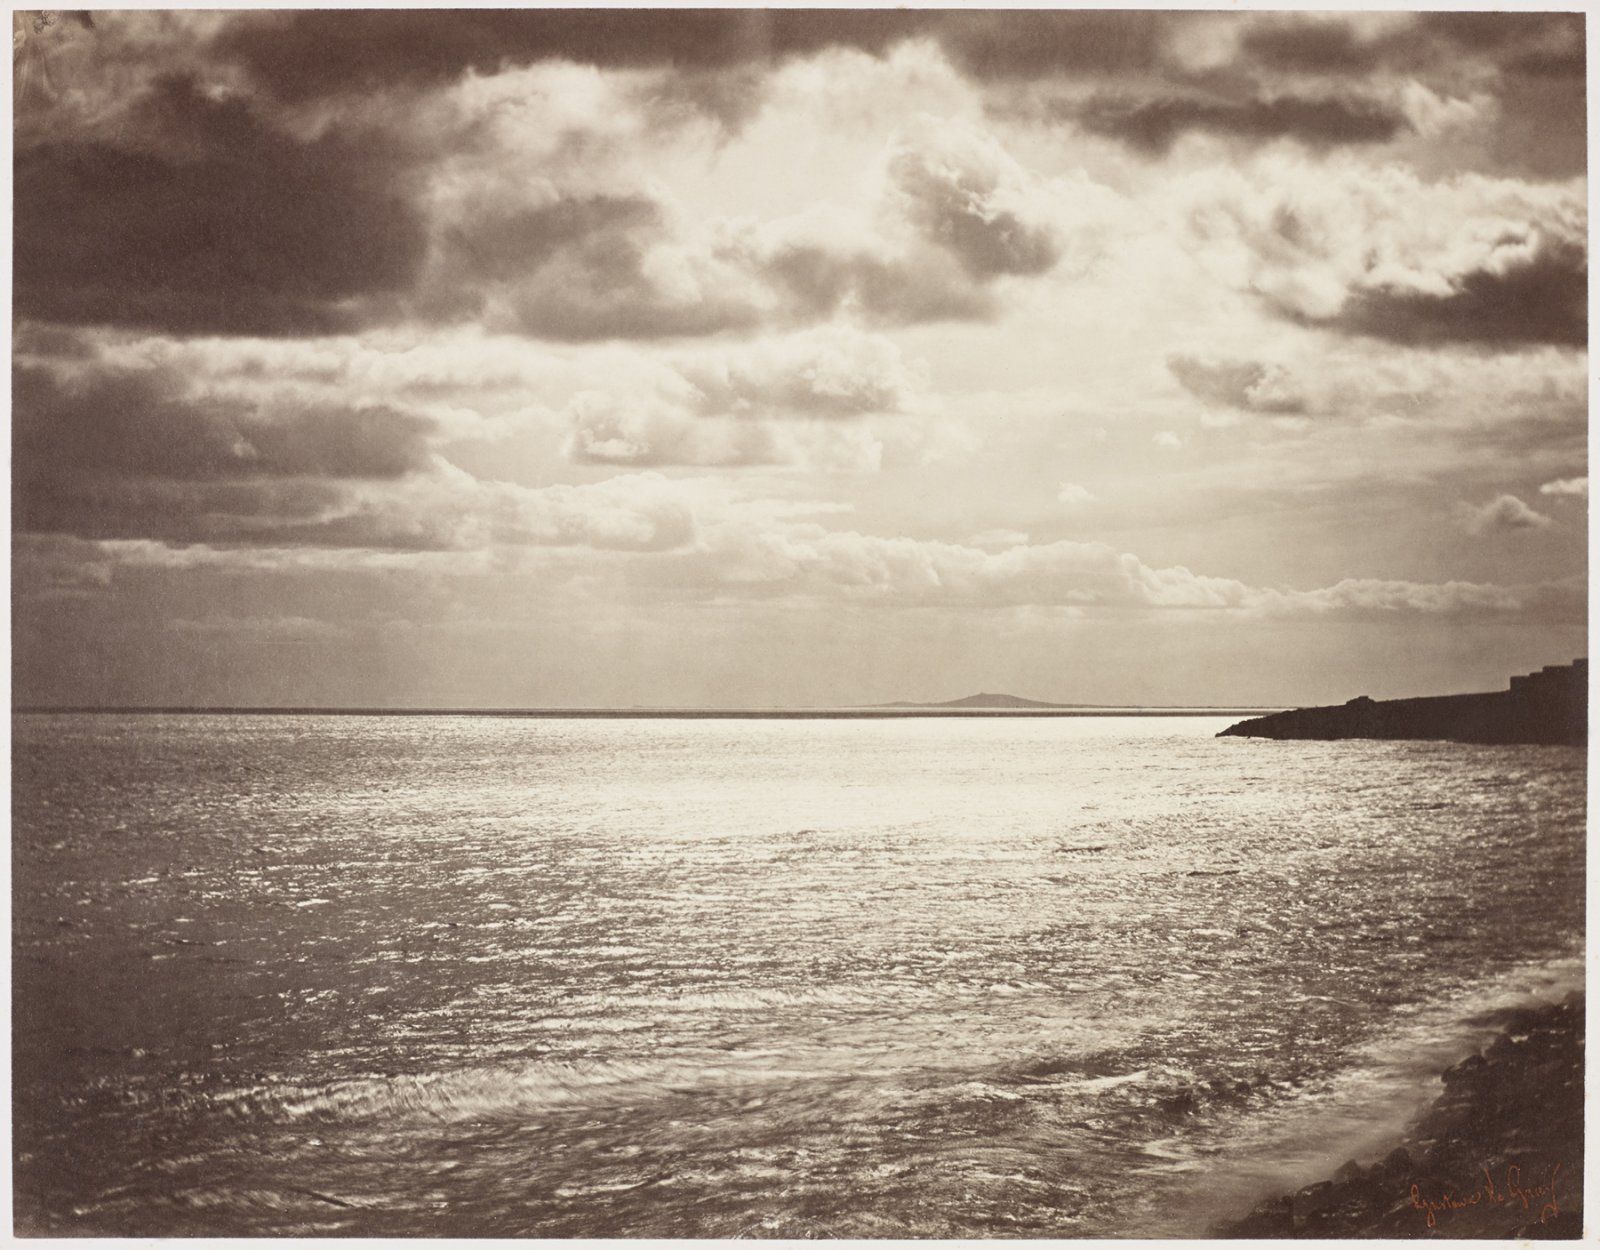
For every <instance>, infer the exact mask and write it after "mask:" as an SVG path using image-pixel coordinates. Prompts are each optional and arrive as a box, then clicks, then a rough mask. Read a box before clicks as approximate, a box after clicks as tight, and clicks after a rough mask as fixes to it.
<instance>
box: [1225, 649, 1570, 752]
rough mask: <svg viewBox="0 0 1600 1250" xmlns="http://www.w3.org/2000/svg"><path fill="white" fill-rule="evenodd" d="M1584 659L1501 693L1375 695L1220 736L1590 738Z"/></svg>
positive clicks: (1514, 682)
mask: <svg viewBox="0 0 1600 1250" xmlns="http://www.w3.org/2000/svg"><path fill="white" fill-rule="evenodd" d="M1588 686H1589V661H1588V660H1587V659H1583V660H1574V661H1573V662H1572V663H1571V664H1565V665H1554V664H1553V665H1549V666H1547V667H1545V668H1542V669H1540V670H1539V671H1538V672H1537V673H1529V674H1528V675H1527V676H1526V677H1513V678H1512V679H1511V685H1510V688H1509V689H1506V690H1496V691H1491V692H1488V693H1485V694H1451V695H1440V696H1436V697H1433V698H1423V699H1386V700H1381V701H1380V700H1374V699H1369V698H1368V697H1367V696H1365V695H1361V696H1359V697H1358V698H1354V699H1351V700H1350V701H1349V702H1348V703H1345V704H1341V705H1340V706H1338V707H1303V708H1296V709H1295V710H1294V711H1292V712H1278V713H1276V714H1274V715H1272V716H1260V717H1257V718H1255V719H1254V720H1246V721H1240V722H1239V723H1238V724H1237V725H1230V726H1229V727H1228V728H1227V729H1224V730H1223V731H1222V732H1221V733H1220V734H1218V735H1217V736H1218V737H1222V738H1226V737H1237V738H1284V739H1288V738H1437V739H1444V740H1447V741H1450V742H1479V743H1489V744H1510V743H1539V744H1543V745H1548V746H1584V745H1585V744H1586V743H1587V742H1588V706H1589V701H1588Z"/></svg>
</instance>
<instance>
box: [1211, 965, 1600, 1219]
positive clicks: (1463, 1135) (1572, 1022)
mask: <svg viewBox="0 0 1600 1250" xmlns="http://www.w3.org/2000/svg"><path fill="white" fill-rule="evenodd" d="M1583 1001H1584V1000H1583V996H1582V995H1581V994H1573V995H1571V996H1570V997H1568V998H1567V999H1566V1000H1565V1001H1564V1002H1562V1003H1559V1004H1557V1005H1554V1006H1550V1007H1542V1008H1532V1009H1517V1010H1512V1011H1506V1012H1502V1013H1498V1014H1497V1020H1496V1022H1497V1023H1501V1024H1502V1025H1503V1031H1502V1033H1501V1034H1500V1036H1499V1038H1497V1039H1496V1040H1495V1042H1494V1043H1493V1044H1492V1045H1490V1046H1489V1047H1487V1048H1486V1049H1485V1050H1484V1051H1483V1052H1482V1053H1480V1054H1476V1055H1472V1056H1470V1057H1469V1058H1467V1059H1465V1060H1463V1061H1462V1062H1460V1063H1458V1064H1456V1065H1455V1066H1454V1067H1452V1068H1450V1069H1449V1070H1448V1071H1446V1072H1445V1073H1444V1093H1443V1094H1442V1095H1440V1097H1439V1099H1438V1100H1437V1101H1436V1102H1435V1103H1434V1104H1433V1106H1432V1107H1431V1108H1429V1110H1428V1111H1427V1112H1425V1113H1424V1114H1423V1116H1422V1118H1421V1119H1420V1120H1419V1121H1417V1123H1416V1124H1415V1125H1414V1126H1413V1127H1412V1129H1411V1131H1410V1132H1409V1133H1408V1134H1407V1136H1406V1138H1405V1140H1404V1142H1403V1143H1402V1144H1401V1145H1399V1146H1398V1147H1396V1148H1395V1149H1394V1150H1393V1151H1391V1152H1390V1153H1389V1154H1388V1155H1386V1156H1384V1157H1383V1158H1382V1159H1380V1160H1378V1161H1377V1162H1375V1163H1371V1164H1368V1165H1366V1166H1363V1165H1362V1164H1360V1163H1358V1162H1357V1161H1355V1160H1351V1161H1350V1162H1348V1163H1346V1164H1345V1165H1344V1166H1343V1167H1341V1168H1340V1169H1339V1171H1338V1172H1337V1173H1336V1174H1335V1175H1334V1176H1333V1178H1332V1179H1330V1180H1325V1181H1321V1182H1319V1183H1317V1184H1314V1185H1307V1186H1306V1187H1305V1188H1303V1189H1301V1190H1299V1191H1298V1192H1297V1193H1293V1194H1284V1195H1281V1196H1279V1197H1276V1198H1270V1199H1268V1200H1267V1201H1265V1202H1262V1203H1260V1204H1259V1205H1258V1206H1257V1207H1256V1208H1255V1209H1254V1210H1253V1211H1251V1212H1250V1214H1249V1215H1248V1216H1246V1217H1245V1218H1244V1219H1242V1220H1237V1221H1232V1222H1229V1223H1226V1224H1223V1225H1221V1226H1219V1227H1218V1228H1217V1229H1216V1230H1215V1232H1214V1234H1213V1235H1214V1236H1217V1237H1317V1238H1322V1237H1407V1238H1409V1237H1447V1238H1504V1237H1530V1238H1577V1237H1579V1236H1581V1234H1582V1228H1583V1045H1584V1036H1583Z"/></svg>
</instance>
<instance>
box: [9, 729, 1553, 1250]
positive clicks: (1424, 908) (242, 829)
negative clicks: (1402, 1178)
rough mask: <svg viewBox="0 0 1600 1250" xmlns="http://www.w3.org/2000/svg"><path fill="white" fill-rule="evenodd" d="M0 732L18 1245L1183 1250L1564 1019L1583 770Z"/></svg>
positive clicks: (943, 735)
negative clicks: (1546, 1010) (9, 884)
mask: <svg viewBox="0 0 1600 1250" xmlns="http://www.w3.org/2000/svg"><path fill="white" fill-rule="evenodd" d="M1226 723H1227V722H1226V721H1225V720H1214V719H1208V718H1196V719H1171V718H1162V719H1154V718H1151V719H1140V718H1125V719H1124V718H1086V719H1074V718H1062V719H1027V720H1010V719H976V720H972V719H969V720H948V719H921V720H884V721H850V720H810V721H770V720H759V719H751V720H744V721H734V720H717V721H696V720H604V721H594V720H555V719H527V720H508V719H486V718H473V717H467V716H463V717H404V716H395V717H314V716H313V717H304V716H292V717H291V716H283V717H278V716H205V715H160V716H150V715H147V716H122V715H49V714H24V715H18V716H17V717H15V718H14V721H13V735H14V738H13V741H14V748H13V750H14V824H13V855H14V875H13V881H14V932H13V946H14V959H13V973H14V980H13V984H14V1032H13V1045H14V1054H13V1064H14V1076H13V1079H14V1098H15V1103H14V1116H15V1119H14V1148H15V1151H16V1170H15V1203H16V1211H17V1220H18V1226H19V1229H20V1230H22V1231H31V1232H54V1233H89V1232H97V1233H106V1234H137V1235H188V1234H207V1235H237V1236H255V1235H268V1234H296V1235H370V1236H389V1235H405V1234H430V1235H433V1234H438V1235H458V1236H524V1235H531V1236H552V1237H553V1236H566V1235H584V1236H717V1237H733V1236H750V1237H760V1236H777V1237H809V1236H852V1237H897V1236H912V1237H916V1236H929V1237H949V1236H963V1237H1004V1236H1030V1237H1054V1236H1062V1237H1071V1236H1120V1235H1153V1236H1167V1235H1191V1236H1193V1235H1202V1234H1203V1233H1204V1232H1205V1231H1206V1229H1207V1228H1208V1227H1209V1226H1210V1222H1211V1221H1213V1220H1215V1219H1216V1218H1219V1217H1222V1216H1228V1215H1235V1214H1240V1213H1242V1211H1243V1209H1245V1208H1247V1207H1248V1205H1249V1203H1250V1201H1252V1200H1253V1199H1254V1198H1256V1197H1258V1196H1260V1195H1261V1194H1262V1193H1264V1192H1267V1191H1271V1190H1276V1189H1279V1188H1281V1187H1282V1186H1283V1185H1285V1184H1293V1183H1301V1182H1304V1181H1308V1180H1312V1179H1317V1178H1319V1177H1320V1176H1321V1175H1324V1174H1326V1173H1327V1172H1328V1171H1329V1170H1331V1168H1333V1167H1336V1166H1337V1165H1338V1164H1339V1163H1340V1162H1342V1161H1343V1159H1345V1158H1346V1157H1350V1156H1351V1155H1356V1156H1360V1155H1361V1154H1362V1152H1364V1151H1366V1152H1370V1151H1374V1150H1380V1149H1386V1148H1387V1146H1388V1145H1389V1144H1392V1143H1391V1142H1390V1140H1389V1139H1390V1138H1391V1136H1392V1135H1393V1134H1394V1133H1395V1132H1396V1130H1397V1129H1398V1127H1399V1126H1400V1124H1401V1123H1402V1122H1403V1120H1404V1119H1405V1118H1406V1117H1407V1116H1408V1115H1409V1114H1410V1113H1411V1112H1413V1111H1415V1110H1416V1109H1418V1108H1420V1107H1421V1106H1422V1105H1423V1104H1424V1103H1426V1102H1427V1101H1428V1100H1429V1099H1431V1097H1432V1096H1433V1095H1434V1094H1435V1093H1436V1092H1437V1074H1438V1071H1439V1070H1440V1068H1441V1067H1442V1066H1444V1065H1445V1064H1446V1063H1448V1062H1450V1061H1452V1060H1453V1059H1455V1058H1458V1057H1459V1056H1460V1055H1461V1054H1463V1053H1465V1052H1466V1051H1467V1050H1468V1049H1469V1048H1471V1047H1472V1046H1474V1045H1476V1044H1478V1043H1480V1042H1482V1041H1483V1040H1485V1039H1486V1037H1487V1036H1488V1035H1489V1034H1490V1033H1491V1032H1492V1031H1493V1028H1494V1022H1493V1019H1492V1015H1491V1014H1489V1013H1491V1012H1492V1010H1493V1009H1494V1008H1496V1007H1498V1006H1503V1005H1508V1004H1512V1003H1519V1002H1526V1001H1533V1000H1539V999H1548V998H1552V997H1556V996H1559V995H1560V994H1562V993H1563V992H1565V991H1566V990H1567V989H1570V988H1575V987H1576V986H1577V985H1579V984H1580V983H1581V972H1582V964H1581V957H1582V956H1581V932H1582V926H1583V824H1584V821H1583V813H1584V756H1583V753H1582V752H1580V751H1575V750H1568V749H1564V748H1551V747H1475V746H1462V745H1454V744H1448V743H1429V742H1410V743H1381V742H1345V743H1309V742H1307V743H1275V742H1267V741H1257V740H1251V739H1233V738H1229V739H1218V738H1215V737H1213V736H1212V735H1214V734H1215V733H1216V732H1217V730H1219V729H1221V728H1222V727H1223V726H1224V725H1225V724H1226Z"/></svg>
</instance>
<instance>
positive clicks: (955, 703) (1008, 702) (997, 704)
mask: <svg viewBox="0 0 1600 1250" xmlns="http://www.w3.org/2000/svg"><path fill="white" fill-rule="evenodd" d="M882 706H884V707H972V708H979V707H993V708H1025V707H1042V708H1056V707H1072V706H1073V704H1070V703H1041V702H1040V701H1039V700H1038V699H1024V698H1022V697H1021V696H1020V695H1014V694H989V693H984V694H969V695H968V696H967V697H966V698H964V699H951V700H949V701H948V702H946V703H886V704H883V705H882Z"/></svg>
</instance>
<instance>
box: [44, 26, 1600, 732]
mask: <svg viewBox="0 0 1600 1250" xmlns="http://www.w3.org/2000/svg"><path fill="white" fill-rule="evenodd" d="M16 20H17V31H18V38H19V40H20V42H19V45H18V48H17V53H16V61H15V65H16V71H17V94H16V108H15V147H16V157H15V186H16V199H15V261H14V288H13V304H14V328H13V380H12V386H13V422H14V460H13V478H12V496H13V520H14V535H13V583H14V609H13V610H14V646H13V666H14V688H15V697H16V699H17V700H18V701H19V702H25V703H26V702H47V703H48V702H57V703H96V704H140V703H144V704H149V703H156V704H275V703H277V704H328V705H397V706H406V705H411V706H426V705H435V706H437V705H446V706H461V705H501V706H516V705H545V706H551V705H557V706H579V705H610V706H628V705H635V704H638V705H722V706H739V705H743V706H762V705H802V706H803V705H820V704H830V703H867V702H877V701H883V700H890V699H947V698H952V697H956V696H960V695H965V694H969V693H971V692H973V691H976V690H1004V691H1010V692H1014V693H1017V694H1023V695H1028V696H1032V697H1035V698H1043V699H1054V700H1062V701H1085V702H1141V701H1142V702H1156V703H1186V702H1203V703H1261V704H1267V703H1275V702H1280V701H1282V702H1288V703H1293V702H1315V701H1342V700H1344V699H1346V698H1349V697H1351V696H1352V695H1355V694H1358V693H1369V694H1373V695H1376V696H1380V697H1381V696H1385V695H1397V694H1406V693H1431V692H1444V691H1449V690H1460V689H1474V688H1494V687H1498V686H1501V685H1502V684H1503V682H1504V679H1505V678H1506V676H1507V675H1508V674H1510V673H1513V672H1520V671H1524V670H1527V669H1529V668H1531V667H1537V666H1539V665H1542V664H1547V663H1554V662H1558V661H1565V660H1567V659H1570V658H1572V657H1573V656H1576V655H1579V654H1583V652H1584V650H1585V647H1584V638H1585V628H1584V619H1585V603H1586V597H1587V591H1586V583H1585V577H1584V570H1585V529H1586V516H1587V477H1586V473H1587V468H1586V459H1587V456H1586V437H1585V415H1586V411H1587V391H1586V355H1585V344H1586V340H1587V320H1586V294H1585V293H1586V280H1587V261H1586V246H1585V239H1586V233H1587V223H1586V207H1585V205H1586V196H1585V184H1584V158H1585V141H1584V31H1583V25H1582V18H1581V17H1580V16H1578V15H1575V14H1518V15H1501V14H1487V13H1479V14H1437V13H1435V14H1408V13H1403V12H1388V13H1363V14H1329V15H1318V14H1297V15H1282V14H1278V15H1274V14H1269V13H1261V12H1257V13H1221V14H1211V13H1202V12H1194V11H1190V12H1176V13H1171V12H1168V13H1160V12H1144V13H1105V12H1092V11H1089V12H1084V11H1078V12H1026V13H1008V14H1003V15H997V14H985V13H976V12H955V11H944V12H917V13H900V12H888V11H882V12H873V11H859V10H858V11H832V12H806V13H801V12H783V11H764V12H740V11H726V10H725V11H720V12H672V11H661V10H657V11H648V10H644V11H640V10H631V11H630V10H589V11H576V12H575V11H564V12H551V11H545V12H538V11H533V12H526V11H524V12H510V11H480V12H472V11H453V12H432V13H425V12H417V11H410V12H407V11H392V12H382V11H379V12H355V11H337V10H334V11H327V10H324V11H315V12H298V13H268V12H259V11H258V12H240V13H231V14H217V13H198V12H179V13H161V12H141V13H131V12H130V13H116V12H97V13H95V14H93V15H92V17H88V18H85V17H75V16H73V15H71V14H60V15H50V16H39V15H34V14H21V15H18V16H17V19H16Z"/></svg>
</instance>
